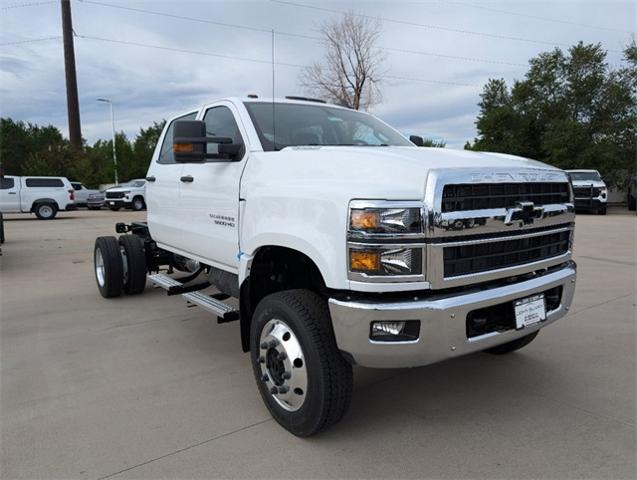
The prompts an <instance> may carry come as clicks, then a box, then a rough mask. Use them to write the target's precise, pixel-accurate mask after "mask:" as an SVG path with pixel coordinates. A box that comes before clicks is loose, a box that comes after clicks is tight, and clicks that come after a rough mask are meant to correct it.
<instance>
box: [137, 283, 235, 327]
mask: <svg viewBox="0 0 637 480" xmlns="http://www.w3.org/2000/svg"><path fill="white" fill-rule="evenodd" d="M148 279H149V280H150V281H151V282H152V283H153V284H154V285H156V286H158V287H161V288H163V289H164V290H169V289H170V288H171V287H181V286H183V284H182V283H181V282H179V281H177V280H175V279H174V278H171V277H169V276H168V275H164V274H163V273H154V274H151V275H148ZM181 296H182V298H183V299H184V300H186V302H188V303H189V304H191V305H197V306H198V307H201V308H203V309H204V310H205V311H207V312H209V313H212V314H213V315H216V316H217V317H218V322H219V323H226V322H232V321H234V320H239V311H238V310H236V309H235V308H234V307H233V306H231V305H228V304H227V303H224V302H222V301H220V300H217V299H216V298H213V297H211V296H210V295H206V294H205V293H202V292H188V293H183V294H182V295H181Z"/></svg>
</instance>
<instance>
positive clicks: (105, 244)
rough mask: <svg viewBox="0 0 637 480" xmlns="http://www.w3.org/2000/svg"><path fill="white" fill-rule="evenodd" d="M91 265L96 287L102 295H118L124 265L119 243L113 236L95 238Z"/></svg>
mask: <svg viewBox="0 0 637 480" xmlns="http://www.w3.org/2000/svg"><path fill="white" fill-rule="evenodd" d="M93 267H94V268H93V270H95V280H96V282H97V288H98V290H99V291H100V294H101V295H102V297H104V298H113V297H119V296H120V295H121V294H122V287H123V284H124V267H123V265H122V254H121V251H120V248H119V243H118V242H117V239H116V238H115V237H97V238H96V239H95V249H94V250H93Z"/></svg>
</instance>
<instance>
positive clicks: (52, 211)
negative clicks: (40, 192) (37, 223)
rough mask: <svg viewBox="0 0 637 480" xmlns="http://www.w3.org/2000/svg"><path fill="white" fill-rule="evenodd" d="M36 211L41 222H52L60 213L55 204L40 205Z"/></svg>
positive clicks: (36, 207)
mask: <svg viewBox="0 0 637 480" xmlns="http://www.w3.org/2000/svg"><path fill="white" fill-rule="evenodd" d="M34 210H35V215H36V217H38V218H39V219H40V220H51V219H53V218H55V216H56V215H57V213H58V207H57V205H55V204H53V203H38V204H37V205H36V206H35V208H34Z"/></svg>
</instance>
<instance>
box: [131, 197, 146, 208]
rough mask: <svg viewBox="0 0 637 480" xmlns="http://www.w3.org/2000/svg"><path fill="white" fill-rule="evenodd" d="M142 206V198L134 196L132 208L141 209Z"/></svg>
mask: <svg viewBox="0 0 637 480" xmlns="http://www.w3.org/2000/svg"><path fill="white" fill-rule="evenodd" d="M142 208H144V202H143V200H142V199H141V198H136V199H135V201H134V202H133V209H134V210H141V209H142Z"/></svg>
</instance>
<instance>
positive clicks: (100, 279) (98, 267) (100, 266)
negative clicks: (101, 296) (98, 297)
mask: <svg viewBox="0 0 637 480" xmlns="http://www.w3.org/2000/svg"><path fill="white" fill-rule="evenodd" d="M95 277H96V278H97V283H98V285H99V286H100V287H103V286H104V257H102V251H101V250H100V249H99V248H97V249H95Z"/></svg>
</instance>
